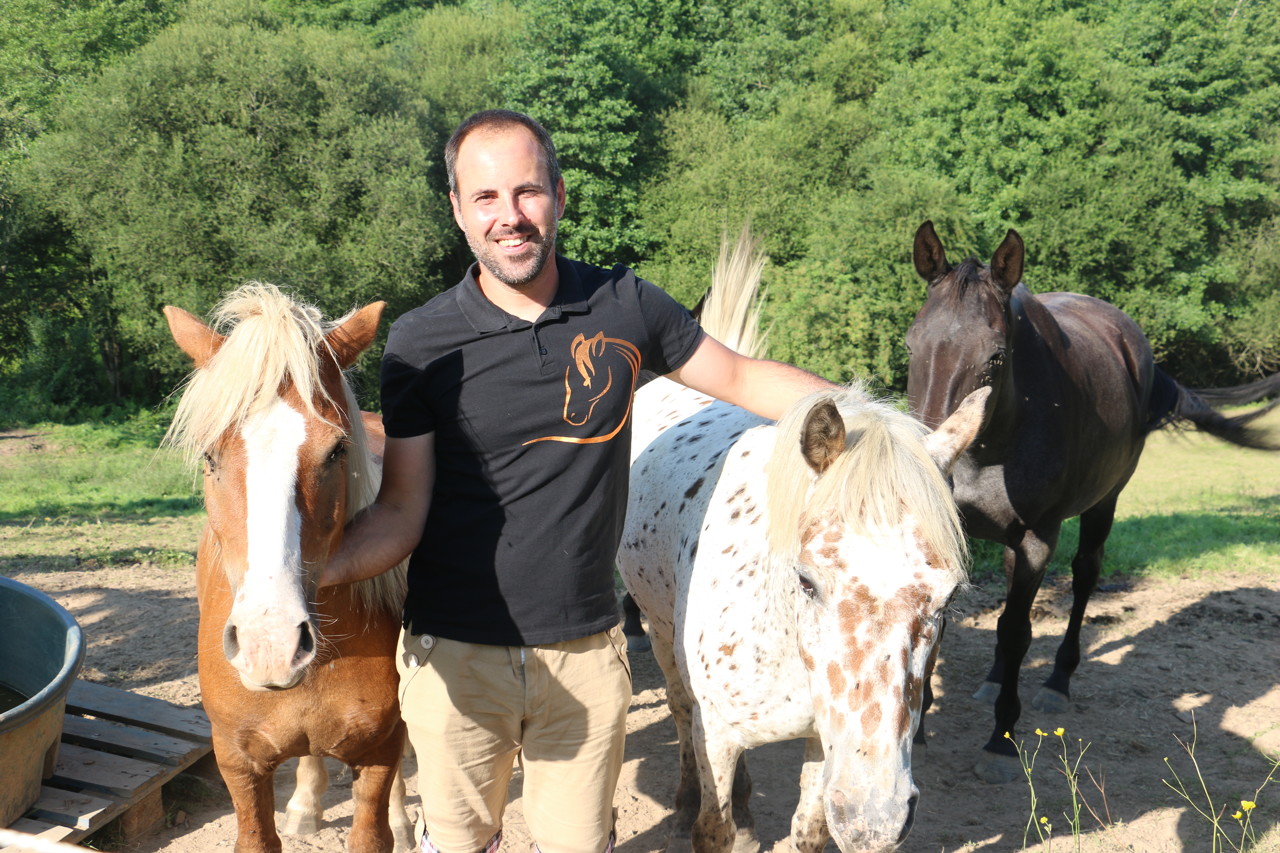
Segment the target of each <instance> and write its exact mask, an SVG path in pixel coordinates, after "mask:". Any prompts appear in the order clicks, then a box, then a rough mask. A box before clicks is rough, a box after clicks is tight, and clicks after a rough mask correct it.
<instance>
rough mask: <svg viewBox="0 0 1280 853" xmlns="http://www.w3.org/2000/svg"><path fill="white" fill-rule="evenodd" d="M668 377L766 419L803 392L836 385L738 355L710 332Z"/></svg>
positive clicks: (775, 416) (781, 365) (788, 367)
mask: <svg viewBox="0 0 1280 853" xmlns="http://www.w3.org/2000/svg"><path fill="white" fill-rule="evenodd" d="M668 377H669V378H671V379H674V380H675V381H677V382H679V383H681V384H682V385H687V386H689V387H690V388H692V389H694V390H695V391H701V392H702V393H704V394H710V395H711V396H712V397H715V398H717V399H719V400H724V401H725V402H726V403H733V404H734V405H735V406H741V407H742V408H744V409H747V410H749V411H752V412H755V413H756V414H757V415H761V416H763V417H766V418H769V419H770V420H777V419H778V418H780V417H781V416H782V415H783V413H785V412H786V411H787V410H788V409H790V408H791V406H793V405H794V404H795V402H796V401H797V400H799V399H800V398H801V397H804V396H805V395H806V394H812V393H813V392H814V391H822V390H824V389H827V388H835V387H836V384H835V383H834V382H829V381H827V380H826V379H823V378H822V377H821V376H817V375H815V374H813V373H809V372H808V371H807V370H801V369H800V368H798V367H795V366H794V365H790V364H785V363H783V362H780V361H769V360H767V359H758V358H748V357H747V356H744V355H739V354H738V353H736V352H734V351H733V350H731V349H729V348H728V347H726V346H725V345H724V344H722V343H720V342H719V341H717V340H716V339H714V338H712V337H710V336H707V337H705V338H703V339H702V343H700V344H699V345H698V348H697V350H695V351H694V353H693V355H692V356H691V357H690V358H689V360H688V361H686V362H685V363H684V365H683V366H681V367H680V369H678V370H675V371H672V372H671V373H670V374H668Z"/></svg>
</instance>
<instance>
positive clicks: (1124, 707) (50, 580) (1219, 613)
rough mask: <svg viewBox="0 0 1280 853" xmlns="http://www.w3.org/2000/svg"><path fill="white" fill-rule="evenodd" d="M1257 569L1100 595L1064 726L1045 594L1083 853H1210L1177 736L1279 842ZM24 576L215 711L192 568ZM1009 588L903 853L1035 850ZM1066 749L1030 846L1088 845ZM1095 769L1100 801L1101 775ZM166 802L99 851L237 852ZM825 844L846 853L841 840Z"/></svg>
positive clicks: (164, 681)
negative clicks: (1006, 759) (987, 693)
mask: <svg viewBox="0 0 1280 853" xmlns="http://www.w3.org/2000/svg"><path fill="white" fill-rule="evenodd" d="M1241 569H1242V571H1241V572H1240V573H1239V574H1234V575H1230V576H1216V577H1212V578H1208V579H1195V578H1186V579H1179V580H1176V581H1146V582H1140V583H1135V584H1132V585H1124V584H1118V585H1114V586H1111V587H1107V588H1105V589H1104V590H1103V591H1101V592H1100V593H1099V594H1097V596H1096V597H1095V599H1094V601H1093V604H1092V605H1091V607H1090V611H1089V622H1088V625H1087V626H1086V630H1085V649H1086V658H1085V661H1084V663H1083V664H1082V665H1081V668H1080V671H1079V672H1078V674H1077V677H1076V680H1075V683H1074V685H1073V693H1074V695H1073V697H1072V703H1071V709H1070V710H1069V711H1068V712H1067V713H1065V714H1062V715H1060V716H1055V717H1052V718H1047V717H1045V716H1044V715H1038V712H1036V711H1033V710H1030V709H1029V705H1030V702H1029V697H1030V695H1031V694H1032V692H1033V690H1034V686H1035V685H1036V684H1037V683H1038V682H1039V681H1040V680H1041V679H1042V678H1043V677H1044V676H1045V675H1046V674H1047V671H1048V667H1049V663H1050V660H1051V658H1052V654H1053V651H1054V649H1055V648H1056V643H1057V638H1058V636H1060V634H1061V631H1062V629H1063V628H1064V626H1065V616H1066V613H1067V610H1068V607H1069V604H1070V592H1069V588H1068V587H1067V585H1066V583H1065V582H1064V581H1058V582H1056V583H1052V584H1049V585H1047V586H1046V588H1045V589H1044V590H1043V591H1042V593H1041V596H1040V599H1039V601H1038V603H1037V610H1036V622H1035V625H1034V628H1035V632H1036V641H1035V644H1034V645H1033V647H1032V652H1031V654H1030V656H1029V658H1028V663H1027V666H1026V667H1025V669H1024V671H1023V696H1024V700H1025V701H1026V703H1027V706H1028V709H1027V710H1026V711H1025V712H1024V717H1023V722H1022V726H1021V729H1022V730H1021V732H1020V737H1022V738H1024V739H1027V745H1028V747H1032V748H1033V747H1034V745H1035V742H1036V740H1037V738H1036V736H1035V734H1034V730H1035V729H1036V728H1037V727H1040V728H1042V729H1044V730H1045V731H1052V730H1054V729H1055V728H1057V727H1059V726H1061V727H1064V728H1065V730H1066V734H1065V740H1066V743H1067V746H1068V747H1069V755H1070V756H1071V757H1072V758H1073V759H1074V757H1075V753H1076V750H1077V749H1078V748H1079V747H1080V746H1082V745H1087V751H1086V753H1085V756H1084V759H1083V762H1082V765H1081V773H1082V776H1083V778H1084V781H1083V783H1082V785H1083V789H1082V793H1083V796H1084V798H1085V800H1086V801H1087V803H1088V809H1089V810H1092V812H1093V813H1094V814H1096V818H1095V817H1094V814H1090V811H1089V810H1086V811H1085V812H1084V814H1083V818H1082V824H1081V825H1082V830H1083V838H1082V840H1081V844H1080V846H1079V848H1078V849H1081V850H1086V851H1152V853H1161V851H1168V853H1181V851H1208V850H1210V849H1211V843H1210V834H1209V831H1208V824H1207V822H1206V821H1205V819H1204V818H1202V817H1201V816H1199V815H1197V814H1196V813H1195V812H1194V811H1192V810H1191V808H1190V807H1188V806H1187V804H1186V803H1185V802H1184V801H1182V800H1181V799H1180V798H1179V797H1178V795H1177V794H1175V793H1174V792H1173V791H1172V790H1170V788H1169V787H1168V786H1167V785H1166V784H1165V781H1164V780H1169V781H1173V771H1175V770H1176V772H1177V773H1178V775H1179V776H1181V777H1182V779H1183V780H1185V781H1186V782H1187V783H1188V787H1189V788H1191V789H1192V790H1194V791H1198V790H1199V784H1198V783H1197V782H1196V781H1195V769H1194V767H1193V766H1192V763H1191V761H1190V759H1189V758H1188V756H1187V754H1186V752H1184V750H1183V749H1182V748H1180V747H1179V744H1178V740H1179V739H1181V740H1182V741H1184V742H1190V741H1191V739H1192V737H1193V734H1194V736H1195V737H1196V738H1197V740H1196V747H1195V755H1196V758H1197V759H1198V763H1199V766H1200V768H1201V769H1202V770H1203V772H1204V774H1205V780H1206V783H1207V786H1208V790H1209V791H1210V793H1211V794H1212V796H1213V799H1214V805H1215V807H1221V806H1224V805H1225V806H1226V807H1227V810H1228V815H1229V814H1230V812H1233V811H1235V809H1236V808H1238V805H1239V802H1240V801H1241V800H1256V801H1257V803H1258V806H1257V809H1256V811H1255V812H1254V818H1255V820H1254V823H1255V829H1256V833H1257V836H1258V837H1259V839H1260V843H1259V845H1258V846H1257V847H1255V848H1253V849H1256V850H1267V851H1278V850H1280V823H1277V816H1280V780H1277V782H1275V783H1273V784H1272V785H1271V786H1269V787H1267V788H1265V789H1264V790H1263V791H1262V793H1261V794H1260V795H1259V794H1255V792H1256V790H1257V788H1258V786H1259V785H1260V784H1261V783H1262V782H1263V780H1264V779H1265V778H1266V776H1267V773H1268V770H1269V764H1268V761H1267V760H1266V758H1265V756H1267V755H1272V756H1275V755H1278V754H1280V578H1276V577H1273V576H1270V575H1262V574H1256V573H1255V574H1251V573H1250V572H1249V571H1247V567H1241ZM14 576H15V578H16V579H17V580H19V581H22V582H24V583H28V584H30V585H32V586H35V587H37V588H39V589H42V590H44V591H45V592H46V593H48V594H50V595H51V596H53V597H54V598H55V599H57V600H58V601H59V602H61V603H62V604H63V605H64V606H65V607H66V608H67V609H68V610H70V611H71V612H72V613H73V614H74V615H75V616H76V618H77V619H78V620H79V621H80V623H81V625H82V626H83V628H84V629H85V631H86V634H87V637H88V643H89V651H88V658H87V661H86V666H85V670H84V675H83V677H85V678H87V679H89V680H94V681H102V682H106V683H109V684H112V685H114V686H118V687H123V688H126V689H129V690H133V691H136V692H138V693H141V694H145V695H149V696H155V697H159V698H163V699H167V700H170V701H173V702H176V703H178V704H181V705H196V704H198V703H199V701H200V696H199V691H198V688H197V685H196V677H195V666H196V660H195V633H196V619H197V612H196V604H195V599H194V591H193V588H192V584H191V578H190V577H189V576H188V575H187V574H185V573H184V572H182V571H175V570H173V569H160V568H156V567H152V566H147V565H134V566H128V567H123V568H103V567H97V566H92V565H86V566H83V567H78V568H76V569H74V570H68V571H53V572H47V571H46V572H43V573H38V574H37V573H25V574H24V573H22V572H16V573H15V574H14ZM1001 595H1002V590H1001V589H1000V588H999V587H998V585H995V584H993V585H990V586H985V587H984V586H975V587H973V588H972V589H970V590H969V591H968V592H967V593H966V594H965V595H963V596H962V597H961V598H960V599H959V601H958V604H957V606H956V612H955V614H954V618H953V619H952V621H951V624H950V627H949V629H948V631H947V634H946V639H945V642H944V646H943V649H942V654H941V659H940V662H939V668H938V673H937V675H936V676H935V682H934V689H935V692H936V693H937V701H936V704H935V705H934V707H933V710H932V711H931V712H930V713H929V714H928V716H927V718H926V726H927V730H928V734H929V739H928V747H927V749H926V750H924V754H923V755H920V754H918V755H917V759H916V765H915V776H916V781H917V784H918V785H919V787H920V791H921V797H920V806H919V811H918V816H917V819H916V823H915V828H914V829H913V831H912V833H911V835H910V837H909V838H908V839H907V841H906V842H905V844H904V845H903V847H902V848H901V849H902V850H904V851H929V853H933V851H992V852H993V853H995V851H1015V850H1021V849H1023V847H1024V845H1023V832H1024V828H1025V825H1026V823H1027V818H1028V815H1029V813H1030V807H1029V790H1028V786H1027V785H1026V784H1025V783H1023V782H1014V783H1010V784H1008V785H1004V786H998V787H993V786H990V785H987V784H985V783H983V782H980V781H979V780H978V779H977V778H976V777H975V776H974V775H973V773H972V772H971V767H972V764H973V761H974V758H975V756H976V753H977V751H978V749H979V747H980V746H981V744H982V743H983V741H984V740H985V737H986V733H987V732H988V730H989V727H990V726H991V724H992V716H991V714H992V712H991V709H990V707H988V706H985V705H981V704H979V703H978V702H977V701H975V700H973V699H971V698H970V695H971V694H972V692H973V690H974V689H975V688H976V686H977V685H978V683H979V682H980V680H981V678H982V676H983V674H984V673H985V672H986V669H987V667H988V665H989V656H990V653H991V649H992V647H993V644H994V633H993V632H994V629H995V621H996V618H997V616H998V614H999V605H1000V601H1001ZM632 666H633V670H634V681H635V694H634V699H633V702H632V706H631V712H630V716H629V726H628V733H629V734H628V741H627V761H626V765H625V767H624V769H623V776H622V780H621V784H620V787H619V790H618V793H617V800H616V802H617V807H618V812H619V822H618V829H619V842H620V843H619V848H618V849H619V850H620V851H621V853H652V852H653V851H660V850H662V849H663V848H664V846H665V843H666V838H667V834H668V832H669V825H668V824H669V820H668V818H669V815H670V809H669V804H670V803H671V801H672V798H673V792H674V787H675V774H676V745H675V729H674V726H673V725H672V723H671V720H670V717H669V715H668V712H667V708H666V703H665V693H664V688H663V682H662V676H661V673H660V672H659V670H658V668H657V666H656V664H655V663H654V662H653V659H652V657H651V656H649V654H648V653H641V654H636V655H633V662H632ZM1193 720H1194V726H1195V728H1194V729H1193ZM1061 752H1062V747H1061V745H1060V744H1059V741H1058V739H1056V738H1053V737H1050V738H1048V739H1046V741H1045V743H1044V746H1043V747H1042V748H1041V751H1040V754H1039V758H1038V762H1037V764H1036V766H1035V771H1034V774H1033V779H1034V782H1035V790H1036V794H1037V795H1038V796H1039V798H1040V801H1041V805H1042V810H1041V814H1044V815H1046V816H1047V817H1048V819H1049V821H1050V823H1051V824H1052V827H1053V829H1052V839H1051V845H1049V846H1048V847H1045V846H1043V845H1040V844H1039V843H1038V842H1037V841H1036V837H1035V835H1034V833H1033V834H1032V836H1031V841H1030V842H1029V844H1028V845H1027V846H1028V848H1030V849H1051V850H1062V851H1067V850H1072V849H1077V848H1075V845H1074V844H1073V841H1072V838H1071V833H1070V828H1069V825H1068V822H1067V820H1066V818H1065V817H1064V811H1067V810H1069V804H1070V801H1069V798H1068V795H1067V788H1066V785H1065V781H1064V777H1063V775H1062V774H1061V773H1060V772H1058V771H1057V769H1056V768H1057V767H1058V766H1059V765H1060V758H1059V757H1060V755H1061ZM800 753H801V750H800V743H799V742H794V741H793V742H789V743H781V744H775V745H772V746H768V747H763V748H761V749H758V750H754V751H752V752H751V753H749V756H748V758H749V763H750V767H751V770H752V777H753V780H754V782H755V793H754V795H753V811H754V813H755V816H756V821H757V824H758V831H759V835H760V839H761V842H762V850H764V851H774V853H782V851H785V850H787V849H788V845H787V843H786V834H787V831H788V827H789V822H790V813H791V809H792V808H793V807H794V805H795V802H796V799H797V796H798V787H797V779H798V773H799V762H800ZM1166 758H1167V759H1168V761H1169V765H1166V763H1165V759H1166ZM1171 768H1172V769H1171ZM336 769H338V768H337V767H336V766H335V770H336ZM406 769H407V773H408V774H409V785H410V791H411V793H412V792H413V791H414V790H416V783H417V778H416V774H415V773H414V768H413V766H412V764H411V763H410V764H409V765H407V768H406ZM1086 769H1087V771H1089V774H1091V775H1092V777H1093V778H1095V779H1096V780H1097V782H1098V783H1099V786H1100V788H1101V790H1099V787H1095V785H1094V784H1093V782H1091V781H1089V775H1086V774H1085V772H1084V771H1085V770H1086ZM290 788H291V780H290V778H289V774H288V773H284V772H282V773H280V774H278V775H277V794H278V800H277V801H278V804H279V806H280V807H281V808H283V804H284V802H285V801H286V799H287V796H288V793H289V791H290ZM349 792H350V779H349V777H347V778H345V779H344V778H342V777H341V776H339V777H338V778H337V781H336V782H335V784H334V785H333V786H332V787H331V789H330V792H329V794H328V797H329V802H330V803H331V804H332V805H331V807H330V809H329V813H328V818H329V824H328V826H326V828H324V829H323V830H322V831H321V832H320V833H319V834H317V835H313V836H309V837H306V838H286V839H285V843H284V849H285V851H293V852H294V853H296V852H297V851H339V850H343V849H345V846H344V845H345V837H346V832H347V830H348V829H349V827H350V808H349ZM1103 792H1105V796H1104V793H1103ZM168 807H169V823H170V825H169V826H167V827H166V828H165V829H163V830H161V831H158V832H157V833H155V834H154V835H152V836H149V837H148V838H146V839H145V840H144V841H143V842H141V843H135V844H132V845H122V844H119V843H114V844H113V843H112V841H111V839H109V838H103V837H102V836H101V835H100V836H99V838H98V839H96V840H95V844H96V845H97V846H100V847H103V848H104V849H114V850H121V851H128V853H200V851H207V850H220V849H230V848H231V847H232V846H233V840H234V836H235V822H234V816H233V814H232V811H231V808H230V804H229V801H228V800H227V799H226V796H225V792H224V791H220V790H218V789H216V788H211V789H205V790H201V789H199V788H198V787H197V788H191V787H186V786H183V787H181V788H179V789H178V790H177V791H176V793H174V796H171V797H170V801H169V803H168ZM411 811H412V808H411ZM508 817H509V820H508V830H507V836H506V839H505V840H504V844H503V848H504V850H507V851H522V853H524V851H530V850H531V849H532V845H531V843H530V840H529V838H528V835H527V833H526V832H525V831H524V828H523V823H522V820H521V817H520V799H519V779H518V778H517V780H516V781H515V782H514V783H513V786H512V803H511V808H510V810H509V812H508ZM1099 821H1101V822H1104V823H1105V824H1106V828H1102V827H1100V823H1099ZM1226 821H1227V826H1228V829H1229V830H1230V831H1231V838H1232V839H1234V841H1235V842H1237V843H1238V842H1239V839H1240V830H1239V827H1238V826H1237V825H1236V823H1235V822H1234V821H1232V820H1231V819H1230V817H1229V816H1228V817H1227V819H1226ZM828 849H829V850H830V851H834V850H835V848H834V846H833V845H832V846H829V848H828ZM1224 849H1233V847H1232V845H1231V844H1228V845H1227V847H1226V848H1224Z"/></svg>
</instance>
